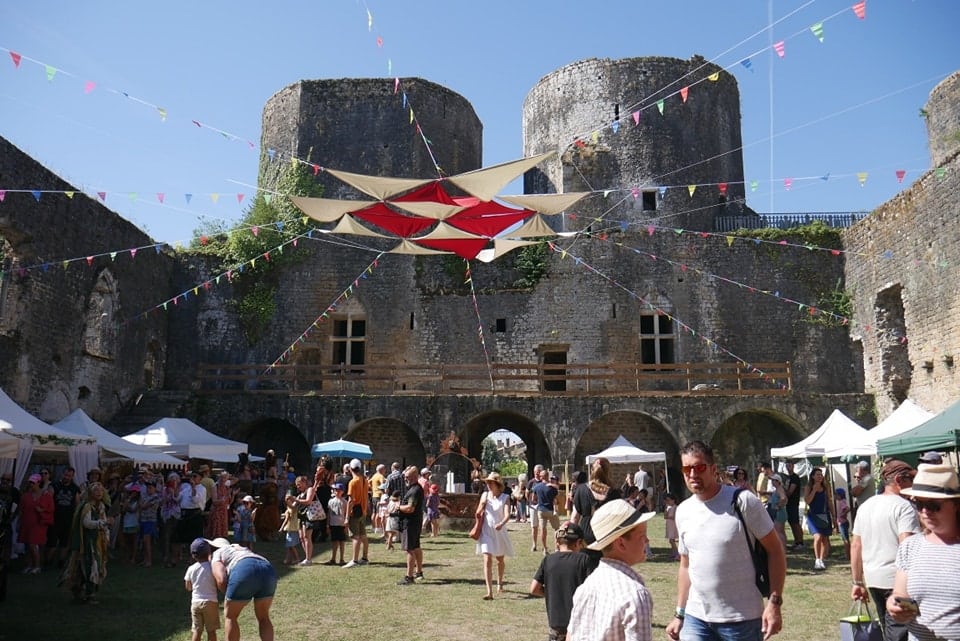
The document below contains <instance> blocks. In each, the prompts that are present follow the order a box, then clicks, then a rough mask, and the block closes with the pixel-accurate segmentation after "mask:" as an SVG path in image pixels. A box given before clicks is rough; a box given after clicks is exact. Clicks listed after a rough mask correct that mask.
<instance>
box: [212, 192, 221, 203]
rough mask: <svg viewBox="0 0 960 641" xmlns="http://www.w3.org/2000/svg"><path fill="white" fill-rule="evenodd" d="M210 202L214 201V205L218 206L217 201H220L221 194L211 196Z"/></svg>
mask: <svg viewBox="0 0 960 641" xmlns="http://www.w3.org/2000/svg"><path fill="white" fill-rule="evenodd" d="M210 200H212V201H213V204H214V205H216V204H217V201H219V200H220V194H218V193H212V194H210Z"/></svg>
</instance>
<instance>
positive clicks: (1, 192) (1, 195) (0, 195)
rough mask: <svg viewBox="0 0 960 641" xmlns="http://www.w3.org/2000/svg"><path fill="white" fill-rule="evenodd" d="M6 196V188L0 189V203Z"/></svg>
mask: <svg viewBox="0 0 960 641" xmlns="http://www.w3.org/2000/svg"><path fill="white" fill-rule="evenodd" d="M6 197H7V190H6V189H0V203H2V202H3V199H4V198H6Z"/></svg>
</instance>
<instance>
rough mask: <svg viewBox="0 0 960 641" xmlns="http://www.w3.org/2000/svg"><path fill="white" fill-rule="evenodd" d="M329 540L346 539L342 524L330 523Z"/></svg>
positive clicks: (345, 530) (345, 531) (344, 528)
mask: <svg viewBox="0 0 960 641" xmlns="http://www.w3.org/2000/svg"><path fill="white" fill-rule="evenodd" d="M330 540H331V541H346V540H347V529H346V527H344V526H342V525H331V526H330Z"/></svg>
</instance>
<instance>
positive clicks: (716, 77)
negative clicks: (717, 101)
mask: <svg viewBox="0 0 960 641" xmlns="http://www.w3.org/2000/svg"><path fill="white" fill-rule="evenodd" d="M707 80H709V81H710V82H716V81H717V80H720V72H719V71H714V72H713V73H712V74H710V75H709V76H707Z"/></svg>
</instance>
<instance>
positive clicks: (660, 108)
mask: <svg viewBox="0 0 960 641" xmlns="http://www.w3.org/2000/svg"><path fill="white" fill-rule="evenodd" d="M657 111H659V112H660V115H661V116H662V115H663V100H658V101H657Z"/></svg>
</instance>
